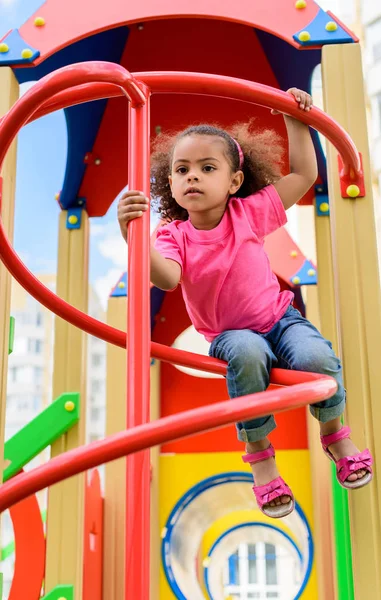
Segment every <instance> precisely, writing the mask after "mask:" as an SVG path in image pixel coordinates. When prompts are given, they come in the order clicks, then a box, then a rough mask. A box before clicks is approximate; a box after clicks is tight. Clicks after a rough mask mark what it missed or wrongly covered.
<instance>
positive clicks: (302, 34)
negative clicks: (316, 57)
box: [298, 31, 311, 42]
mask: <svg viewBox="0 0 381 600" xmlns="http://www.w3.org/2000/svg"><path fill="white" fill-rule="evenodd" d="M298 38H299V39H300V41H301V42H309V41H310V39H311V34H310V33H308V31H301V32H300V33H299V35H298Z"/></svg>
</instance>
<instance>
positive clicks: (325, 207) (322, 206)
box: [320, 202, 329, 212]
mask: <svg viewBox="0 0 381 600" xmlns="http://www.w3.org/2000/svg"><path fill="white" fill-rule="evenodd" d="M320 210H321V212H328V211H329V204H328V202H322V203H321V204H320Z"/></svg>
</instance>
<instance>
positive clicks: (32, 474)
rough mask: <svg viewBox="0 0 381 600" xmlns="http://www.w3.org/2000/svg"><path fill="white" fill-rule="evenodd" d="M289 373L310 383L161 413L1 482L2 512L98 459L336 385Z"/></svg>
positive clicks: (313, 397)
mask: <svg viewBox="0 0 381 600" xmlns="http://www.w3.org/2000/svg"><path fill="white" fill-rule="evenodd" d="M293 374H294V377H295V379H299V381H303V380H304V381H305V380H306V379H309V381H308V382H307V383H299V384H296V385H293V386H292V387H285V388H281V387H280V388H276V389H273V390H269V391H267V392H260V393H257V394H251V395H249V396H242V397H241V398H236V399H234V400H229V401H224V402H218V403H216V404H213V405H211V406H207V407H202V408H195V409H192V410H188V411H185V412H182V413H179V414H176V415H172V416H169V417H163V418H161V419H159V420H158V421H153V422H151V423H149V424H146V425H140V426H139V427H135V428H134V429H132V430H128V431H121V432H120V433H116V434H114V435H111V436H109V437H108V438H106V439H105V440H100V441H97V442H92V443H91V444H88V445H86V446H83V447H82V448H76V449H74V450H69V451H68V452H65V453H64V454H61V455H59V456H56V457H55V458H52V459H51V460H50V461H49V462H48V463H46V464H44V465H42V466H39V467H36V468H35V469H33V470H31V471H28V472H26V473H21V474H20V475H16V477H14V478H13V479H10V480H9V481H7V482H6V483H4V485H2V486H1V487H0V512H2V511H4V510H6V509H7V508H9V507H10V506H12V504H15V503H16V502H20V500H22V499H23V498H26V497H27V496H29V495H30V494H35V493H37V492H38V491H39V490H42V489H43V488H44V487H48V486H50V485H53V484H54V483H58V482H59V481H62V480H63V479H66V478H68V477H72V476H73V475H76V474H78V473H81V472H82V471H85V470H87V469H91V468H92V467H96V466H97V465H99V464H101V463H107V462H110V461H112V460H116V459H117V458H121V457H122V456H125V455H126V454H129V453H132V452H139V451H140V450H143V449H144V448H149V447H152V446H156V445H159V444H163V443H165V442H169V441H172V440H175V439H178V438H182V437H186V436H190V435H194V434H196V433H200V432H202V431H207V430H210V429H215V428H218V427H223V426H224V425H228V424H229V423H234V422H236V421H245V420H247V419H255V418H259V417H263V416H265V415H268V414H270V413H271V414H274V413H279V412H283V411H286V410H291V409H294V408H299V407H301V406H305V405H306V404H310V403H315V402H320V401H322V400H325V399H326V398H329V397H330V396H332V395H333V394H334V393H335V391H336V390H337V383H336V381H335V380H334V379H332V378H331V377H327V376H324V375H316V374H313V373H304V372H298V371H293Z"/></svg>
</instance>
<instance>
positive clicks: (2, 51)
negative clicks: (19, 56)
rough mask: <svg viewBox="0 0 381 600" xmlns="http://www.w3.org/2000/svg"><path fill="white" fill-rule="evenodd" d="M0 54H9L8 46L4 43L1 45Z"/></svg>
mask: <svg viewBox="0 0 381 600" xmlns="http://www.w3.org/2000/svg"><path fill="white" fill-rule="evenodd" d="M0 52H1V53H2V54H5V52H9V46H8V44H5V43H4V42H3V43H2V44H0Z"/></svg>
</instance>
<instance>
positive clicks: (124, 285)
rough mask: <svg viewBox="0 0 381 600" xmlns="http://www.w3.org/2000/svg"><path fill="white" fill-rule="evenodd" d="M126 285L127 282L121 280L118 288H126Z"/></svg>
mask: <svg viewBox="0 0 381 600" xmlns="http://www.w3.org/2000/svg"><path fill="white" fill-rule="evenodd" d="M125 287H126V284H125V283H124V281H119V283H118V288H121V289H124V288H125Z"/></svg>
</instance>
